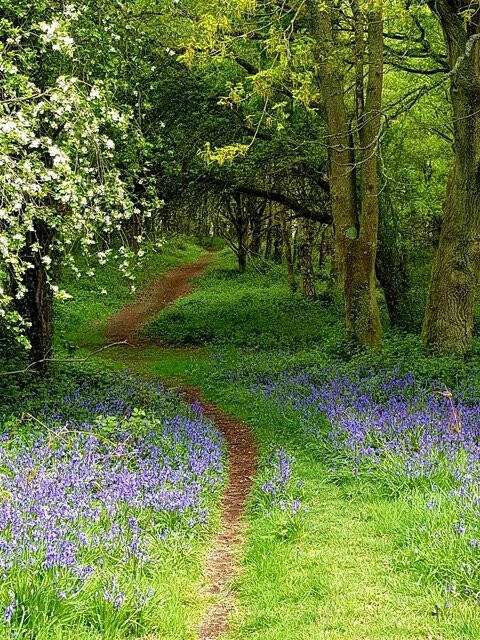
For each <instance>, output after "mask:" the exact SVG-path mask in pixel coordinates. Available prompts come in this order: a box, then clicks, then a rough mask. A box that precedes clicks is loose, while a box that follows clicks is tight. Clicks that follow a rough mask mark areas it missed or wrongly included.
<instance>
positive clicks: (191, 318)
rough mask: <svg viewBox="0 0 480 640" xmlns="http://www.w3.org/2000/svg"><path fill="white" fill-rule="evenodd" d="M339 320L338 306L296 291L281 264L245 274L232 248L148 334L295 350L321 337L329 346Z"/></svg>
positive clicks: (173, 340)
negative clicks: (310, 298) (191, 291)
mask: <svg viewBox="0 0 480 640" xmlns="http://www.w3.org/2000/svg"><path fill="white" fill-rule="evenodd" d="M319 288H320V290H322V288H324V283H319ZM339 322H340V316H339V312H338V310H337V309H336V308H335V307H334V306H333V305H325V304H324V303H322V302H319V301H317V302H312V301H307V300H305V299H304V298H302V296H301V294H300V293H296V294H292V293H291V292H290V291H289V289H288V286H287V282H286V277H285V274H284V272H283V269H282V268H281V267H280V266H278V265H273V264H268V263H264V262H257V263H254V264H253V267H252V270H251V271H249V272H248V273H246V274H244V275H240V274H238V271H237V268H236V266H235V262H234V260H233V258H232V256H231V255H230V253H227V252H222V253H220V254H219V255H218V256H217V257H216V260H215V264H214V266H213V268H211V269H210V270H209V271H208V273H207V274H206V276H205V277H203V278H200V279H199V280H198V288H197V290H196V291H194V292H193V293H192V294H191V295H190V296H188V297H186V298H181V299H180V300H178V301H176V302H174V303H172V304H171V305H169V306H168V307H167V308H166V309H165V310H164V311H162V312H161V313H160V314H159V315H158V316H157V317H156V318H155V319H154V320H153V321H152V322H151V323H150V324H149V326H148V329H147V334H148V335H150V336H153V337H156V338H160V339H161V340H164V341H166V342H167V343H169V344H174V345H208V344H215V345H233V346H237V347H242V348H260V349H272V348H275V349H277V348H289V349H291V348H302V347H303V348H305V347H307V346H310V345H312V344H318V343H319V342H321V343H322V344H324V347H325V348H326V349H327V350H328V345H329V343H330V342H331V341H332V339H333V340H334V341H335V340H337V339H338V337H339V333H338V331H335V330H334V327H336V326H338V325H339ZM335 344H336V342H335Z"/></svg>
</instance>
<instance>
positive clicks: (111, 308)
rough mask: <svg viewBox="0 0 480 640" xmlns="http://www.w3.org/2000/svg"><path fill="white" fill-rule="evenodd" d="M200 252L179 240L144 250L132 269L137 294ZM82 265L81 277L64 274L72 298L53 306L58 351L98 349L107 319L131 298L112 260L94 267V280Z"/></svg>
mask: <svg viewBox="0 0 480 640" xmlns="http://www.w3.org/2000/svg"><path fill="white" fill-rule="evenodd" d="M203 252H204V251H203V249H202V248H201V247H199V246H198V245H196V244H194V243H193V242H192V241H189V240H186V239H182V238H177V239H174V240H171V241H168V242H166V243H164V245H163V246H162V248H161V249H159V248H158V247H156V246H154V245H149V246H147V247H145V256H144V257H143V259H142V262H141V264H138V265H136V268H135V269H134V271H135V273H136V281H135V286H136V288H137V291H138V290H141V289H142V287H145V286H146V285H147V284H148V283H149V282H150V281H151V280H152V279H153V278H154V277H156V276H159V275H161V274H163V273H165V271H167V270H168V269H170V268H172V267H176V266H180V265H182V264H185V263H186V262H191V261H193V260H195V259H197V258H199V257H200V256H201V255H202V254H203ZM81 266H82V269H81V270H80V271H81V273H82V274H83V275H82V276H81V277H80V278H77V277H76V276H75V275H74V274H73V273H71V272H68V273H67V272H66V273H65V275H64V279H63V282H62V286H63V288H64V289H65V290H66V291H67V293H69V294H70V295H71V296H72V299H71V300H67V301H65V302H59V303H58V304H57V305H56V310H55V340H56V346H57V348H61V347H66V348H67V350H72V349H74V348H76V347H79V346H82V345H88V346H101V345H102V344H103V330H104V326H105V321H106V319H107V318H108V317H109V316H111V315H113V314H114V313H115V312H117V311H119V310H120V309H121V308H122V307H123V306H124V305H126V304H127V303H128V302H130V301H131V300H132V298H133V295H134V294H133V293H132V291H131V287H132V282H131V281H130V280H128V279H127V278H125V276H124V275H123V274H122V273H121V272H120V271H119V269H118V267H117V265H116V263H115V262H114V261H109V262H107V264H106V265H103V266H102V267H98V266H97V267H96V269H95V275H94V276H93V277H89V276H88V275H86V274H85V273H86V272H87V271H88V265H87V264H83V265H81ZM103 292H105V293H103Z"/></svg>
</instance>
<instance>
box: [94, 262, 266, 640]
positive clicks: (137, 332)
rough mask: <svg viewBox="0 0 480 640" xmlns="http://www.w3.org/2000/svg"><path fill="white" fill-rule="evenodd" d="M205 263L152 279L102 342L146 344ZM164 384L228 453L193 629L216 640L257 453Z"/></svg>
mask: <svg viewBox="0 0 480 640" xmlns="http://www.w3.org/2000/svg"><path fill="white" fill-rule="evenodd" d="M211 260H212V257H211V255H206V256H203V257H202V258H200V259H199V260H197V261H196V262H193V263H190V264H187V265H184V266H183V267H179V268H178V269H172V270H171V271H169V272H168V273H167V274H166V275H164V276H163V277H161V278H157V279H156V280H154V282H152V284H151V285H150V286H149V287H148V288H147V289H146V290H145V291H143V292H142V293H141V294H140V295H139V296H138V298H137V299H136V300H135V301H134V302H133V303H132V304H131V305H130V306H128V307H126V308H125V309H123V310H122V311H120V312H119V313H117V314H116V315H115V316H113V317H112V318H110V320H109V322H108V323H107V329H106V337H107V339H108V341H112V342H113V341H115V342H116V341H123V340H127V341H128V342H129V343H130V344H132V345H135V346H146V345H148V339H147V338H145V337H144V336H142V335H141V328H142V326H143V325H144V324H145V323H146V322H148V320H150V319H151V318H152V317H153V316H154V315H155V314H157V313H158V312H159V311H161V310H162V309H163V308H164V307H165V306H166V305H167V304H168V303H169V302H173V301H174V300H176V299H177V298H179V297H180V296H184V295H187V294H188V293H190V291H191V290H192V286H191V284H190V282H189V281H190V279H191V278H193V277H195V276H199V275H201V274H202V273H203V272H204V271H205V269H206V268H207V267H208V265H209V264H210V262H211ZM132 356H133V357H132V362H137V361H138V356H137V357H135V356H134V355H133V354H132ZM165 383H166V386H167V387H170V388H175V389H177V390H178V391H179V392H180V393H181V394H182V395H183V397H184V398H185V400H186V401H187V402H189V403H190V404H193V403H197V404H199V405H200V407H201V408H202V411H203V413H204V415H206V416H207V417H208V418H210V419H211V420H213V421H214V422H215V424H216V425H217V427H218V429H219V431H220V433H221V434H222V436H223V438H224V440H225V443H226V445H227V448H228V462H229V478H228V486H227V489H226V492H225V494H224V496H223V500H222V508H221V520H220V530H219V532H218V534H217V536H216V538H215V541H214V545H213V549H212V551H211V553H210V555H209V557H208V560H207V565H206V568H205V578H206V586H205V589H204V594H205V595H206V596H216V598H215V602H214V604H213V606H212V607H211V609H210V610H208V611H207V615H206V616H205V619H204V620H203V621H202V623H201V624H200V625H199V628H198V639H199V640H216V639H217V638H219V637H220V636H221V635H222V634H223V633H225V632H226V631H227V630H228V617H229V614H230V613H231V611H232V609H233V605H234V597H233V594H232V592H231V583H232V579H233V577H234V576H235V574H236V573H237V572H238V569H239V567H238V564H237V558H236V554H237V552H238V550H239V548H240V546H241V544H242V542H243V537H244V530H245V519H244V516H245V507H246V504H247V501H248V498H249V495H250V491H251V488H252V483H253V478H254V476H255V472H256V468H257V449H256V444H255V440H254V438H253V434H252V431H251V428H250V427H249V426H248V425H247V424H245V423H243V422H240V421H239V420H237V419H236V418H234V417H233V416H230V415H228V414H226V413H224V412H222V411H221V410H220V409H219V408H218V407H217V406H216V405H215V404H213V403H212V402H209V401H208V400H205V399H204V398H203V397H202V394H201V391H200V390H199V389H197V388H195V387H188V386H181V385H180V386H178V385H176V384H175V382H174V381H172V380H171V379H170V380H168V381H165Z"/></svg>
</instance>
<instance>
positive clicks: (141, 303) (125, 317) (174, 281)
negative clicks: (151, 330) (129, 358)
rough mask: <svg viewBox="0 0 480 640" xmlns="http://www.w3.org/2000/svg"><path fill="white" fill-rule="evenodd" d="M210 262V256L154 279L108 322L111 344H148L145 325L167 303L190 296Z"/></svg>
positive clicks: (107, 332) (107, 330)
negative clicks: (143, 330) (198, 277)
mask: <svg viewBox="0 0 480 640" xmlns="http://www.w3.org/2000/svg"><path fill="white" fill-rule="evenodd" d="M211 262H212V255H211V254H207V255H204V256H202V257H201V258H199V259H198V260H196V261H195V262H189V263H188V264H185V265H183V266H181V267H178V268H176V269H171V270H170V271H168V272H167V273H166V274H165V275H163V276H160V277H158V278H155V280H154V281H153V282H152V283H151V284H150V285H149V286H148V287H147V288H146V289H144V290H143V291H142V292H141V293H140V294H139V295H138V296H137V297H136V298H135V300H134V301H133V302H132V304H131V305H129V306H128V307H125V308H124V309H122V310H121V311H119V312H118V313H117V314H115V315H114V316H112V317H111V318H110V319H109V320H108V323H107V329H106V331H105V337H106V338H107V340H108V341H109V342H117V341H122V340H126V341H127V342H128V343H130V344H132V345H135V346H142V345H146V344H148V342H149V341H148V338H145V337H144V336H142V334H141V329H142V327H143V325H144V324H146V323H147V322H148V321H149V320H151V319H152V318H153V317H154V316H155V315H156V314H157V313H159V312H160V311H161V310H162V309H164V308H165V307H166V306H167V304H169V303H170V302H173V301H174V300H176V299H177V298H180V297H182V296H186V295H187V294H189V293H190V292H191V291H192V288H193V287H192V284H191V283H190V280H191V279H192V278H195V277H196V276H200V275H202V273H203V272H204V271H205V269H206V268H207V267H208V266H209V265H210V263H211Z"/></svg>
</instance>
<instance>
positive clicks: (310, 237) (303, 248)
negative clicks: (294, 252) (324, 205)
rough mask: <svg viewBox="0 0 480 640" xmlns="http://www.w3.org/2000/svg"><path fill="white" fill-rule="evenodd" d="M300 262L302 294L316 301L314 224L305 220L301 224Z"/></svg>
mask: <svg viewBox="0 0 480 640" xmlns="http://www.w3.org/2000/svg"><path fill="white" fill-rule="evenodd" d="M299 227H300V228H299V240H298V262H299V266H300V275H301V278H302V294H303V296H304V297H305V298H308V299H310V300H315V298H316V297H317V292H316V289H315V272H314V270H313V260H312V255H313V241H314V237H315V229H314V223H313V222H312V221H311V220H306V219H305V218H303V219H300V222H299Z"/></svg>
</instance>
